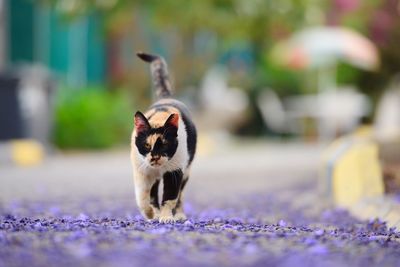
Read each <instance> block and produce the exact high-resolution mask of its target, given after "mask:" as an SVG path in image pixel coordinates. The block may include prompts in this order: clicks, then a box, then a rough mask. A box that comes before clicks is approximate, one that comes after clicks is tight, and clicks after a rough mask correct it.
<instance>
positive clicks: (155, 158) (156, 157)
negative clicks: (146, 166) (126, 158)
mask: <svg viewBox="0 0 400 267" xmlns="http://www.w3.org/2000/svg"><path fill="white" fill-rule="evenodd" d="M160 158H161V156H152V157H151V161H156V162H157V161H158V160H159V159H160Z"/></svg>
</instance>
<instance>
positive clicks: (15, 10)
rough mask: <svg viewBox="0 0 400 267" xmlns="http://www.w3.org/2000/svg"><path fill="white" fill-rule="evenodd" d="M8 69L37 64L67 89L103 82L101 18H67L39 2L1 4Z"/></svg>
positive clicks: (9, 0) (6, 1) (14, 0)
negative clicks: (63, 83)
mask: <svg viewBox="0 0 400 267" xmlns="http://www.w3.org/2000/svg"><path fill="white" fill-rule="evenodd" d="M3 1H4V2H3V5H4V14H5V28H6V38H5V47H6V54H7V58H6V61H7V64H6V65H8V66H16V65H20V64H25V63H28V64H31V63H40V64H43V65H44V66H46V67H48V68H49V69H51V70H52V71H53V72H54V73H55V74H56V75H60V76H62V77H63V79H62V80H63V82H65V83H66V84H67V85H69V86H85V85H86V84H93V83H95V84H99V83H102V82H104V80H105V77H106V75H105V73H106V41H105V38H104V37H103V35H102V27H100V26H99V25H101V23H102V20H103V19H102V17H101V15H99V14H96V13H91V14H88V15H86V16H82V17H79V18H67V17H66V16H65V15H63V14H61V13H60V11H59V8H52V7H49V6H47V5H46V6H45V5H42V4H39V3H38V1H36V2H35V1H26V0H3Z"/></svg>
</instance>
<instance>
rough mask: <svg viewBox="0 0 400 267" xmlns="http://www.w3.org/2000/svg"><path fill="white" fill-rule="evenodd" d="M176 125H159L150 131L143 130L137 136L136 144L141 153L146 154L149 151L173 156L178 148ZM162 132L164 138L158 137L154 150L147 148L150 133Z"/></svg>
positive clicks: (154, 153)
mask: <svg viewBox="0 0 400 267" xmlns="http://www.w3.org/2000/svg"><path fill="white" fill-rule="evenodd" d="M174 128H175V127H167V128H166V127H164V126H163V127H159V128H151V129H150V130H148V131H143V132H141V133H139V134H138V135H137V136H136V140H135V145H136V147H137V148H138V150H139V153H140V154H142V155H143V156H146V155H147V154H148V153H151V155H153V156H155V155H159V156H166V157H168V158H172V157H173V156H174V155H175V152H176V149H177V148H178V138H177V129H176V128H175V129H174ZM153 134H162V138H158V140H157V141H156V143H155V144H154V146H153V150H151V151H150V150H149V149H147V148H146V146H145V145H146V140H147V138H148V137H149V136H150V135H153Z"/></svg>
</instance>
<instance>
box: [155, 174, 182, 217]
mask: <svg viewBox="0 0 400 267" xmlns="http://www.w3.org/2000/svg"><path fill="white" fill-rule="evenodd" d="M182 177H183V173H182V170H181V169H177V170H174V171H171V172H166V173H164V175H163V181H164V193H163V198H162V203H161V208H160V216H159V221H160V222H163V223H169V222H174V221H175V220H176V219H175V218H174V210H175V208H176V204H177V202H178V196H179V191H180V189H181V184H182Z"/></svg>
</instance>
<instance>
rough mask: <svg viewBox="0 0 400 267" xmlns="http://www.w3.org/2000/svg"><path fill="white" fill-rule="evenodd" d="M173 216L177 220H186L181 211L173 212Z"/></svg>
mask: <svg viewBox="0 0 400 267" xmlns="http://www.w3.org/2000/svg"><path fill="white" fill-rule="evenodd" d="M174 218H175V220H177V221H186V220H187V217H186V215H185V213H183V212H177V213H176V214H175V216H174Z"/></svg>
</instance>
